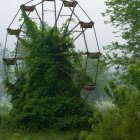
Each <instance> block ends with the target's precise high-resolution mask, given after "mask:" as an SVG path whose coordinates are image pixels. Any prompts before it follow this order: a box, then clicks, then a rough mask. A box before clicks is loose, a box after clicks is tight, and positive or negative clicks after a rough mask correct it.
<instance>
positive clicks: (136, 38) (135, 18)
mask: <svg viewBox="0 0 140 140" xmlns="http://www.w3.org/2000/svg"><path fill="white" fill-rule="evenodd" d="M105 4H106V5H107V7H108V9H107V10H106V13H104V14H103V15H104V16H109V17H110V19H109V21H107V23H111V24H112V25H113V26H114V27H115V28H116V29H117V31H116V33H119V35H120V37H122V39H124V40H125V42H126V43H125V44H119V43H118V42H113V43H112V44H111V45H108V46H106V49H107V50H108V52H110V51H111V52H113V54H107V60H108V63H110V64H115V65H116V69H119V70H121V71H122V70H126V69H127V65H128V64H130V63H131V64H133V63H134V62H135V61H136V60H137V59H139V58H140V49H139V48H140V24H139V22H140V15H139V12H140V6H139V5H140V0H106V2H105Z"/></svg>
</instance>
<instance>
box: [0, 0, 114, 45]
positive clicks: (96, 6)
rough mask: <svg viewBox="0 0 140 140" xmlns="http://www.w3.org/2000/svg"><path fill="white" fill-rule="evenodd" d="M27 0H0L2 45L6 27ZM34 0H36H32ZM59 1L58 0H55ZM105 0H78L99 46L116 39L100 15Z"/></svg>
mask: <svg viewBox="0 0 140 140" xmlns="http://www.w3.org/2000/svg"><path fill="white" fill-rule="evenodd" d="M27 1H29V0H1V4H0V42H1V43H2V44H3V45H4V40H5V35H6V28H7V27H8V26H9V24H10V22H11V20H12V19H13V17H14V15H15V13H16V12H17V10H18V9H19V6H20V5H21V4H23V3H25V2H27ZM34 1H36V0H34ZM57 1H59V0H57ZM104 1H105V0H78V2H79V4H80V5H81V6H82V8H83V9H84V10H85V11H86V12H87V13H88V15H89V16H90V18H91V19H92V20H93V21H94V22H95V29H96V32H97V36H98V40H99V44H100V46H101V47H102V46H105V45H107V44H110V42H112V41H114V40H116V39H115V37H114V35H113V34H112V31H113V27H111V25H105V24H104V20H105V18H104V17H102V16H101V13H103V12H104V11H105V9H106V6H105V4H104Z"/></svg>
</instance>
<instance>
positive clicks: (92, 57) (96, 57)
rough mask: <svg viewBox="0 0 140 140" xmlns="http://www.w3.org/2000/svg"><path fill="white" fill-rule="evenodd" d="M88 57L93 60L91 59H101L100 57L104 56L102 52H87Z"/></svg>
mask: <svg viewBox="0 0 140 140" xmlns="http://www.w3.org/2000/svg"><path fill="white" fill-rule="evenodd" d="M85 54H86V55H87V56H88V58H91V59H99V58H100V56H101V55H102V53H100V52H92V53H91V52H86V53H85Z"/></svg>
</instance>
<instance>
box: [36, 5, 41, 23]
mask: <svg viewBox="0 0 140 140" xmlns="http://www.w3.org/2000/svg"><path fill="white" fill-rule="evenodd" d="M35 12H36V14H37V16H38V18H39V20H40V24H41V23H42V21H41V17H40V15H39V13H38V11H37V9H36V8H35Z"/></svg>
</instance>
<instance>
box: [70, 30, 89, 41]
mask: <svg viewBox="0 0 140 140" xmlns="http://www.w3.org/2000/svg"><path fill="white" fill-rule="evenodd" d="M86 30H87V29H84V30H83V31H81V33H80V34H79V35H78V36H77V37H75V38H74V39H73V41H75V40H77V39H78V38H79V37H80V36H81V35H82V33H83V32H85V31H86Z"/></svg>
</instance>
